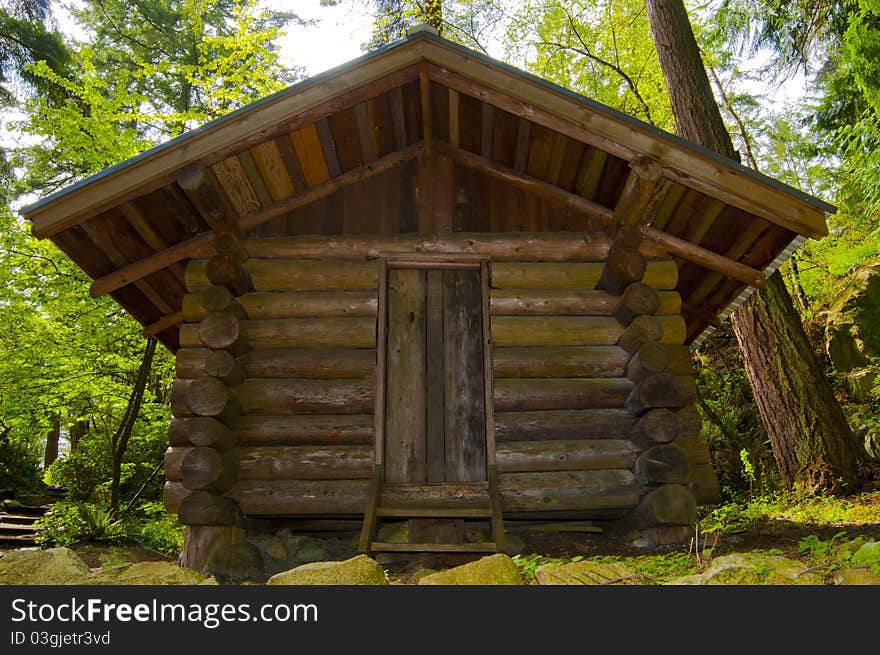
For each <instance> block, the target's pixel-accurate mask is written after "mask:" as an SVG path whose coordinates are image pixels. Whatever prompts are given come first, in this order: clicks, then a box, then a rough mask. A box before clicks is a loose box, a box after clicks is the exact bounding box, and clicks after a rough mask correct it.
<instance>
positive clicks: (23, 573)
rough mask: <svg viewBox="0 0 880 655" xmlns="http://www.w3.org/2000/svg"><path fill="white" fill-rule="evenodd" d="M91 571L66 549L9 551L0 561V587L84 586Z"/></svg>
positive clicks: (74, 554)
mask: <svg viewBox="0 0 880 655" xmlns="http://www.w3.org/2000/svg"><path fill="white" fill-rule="evenodd" d="M90 575H91V571H90V570H89V567H88V566H86V563H85V562H83V561H82V560H81V559H80V558H79V557H77V555H76V553H74V552H73V551H72V550H70V549H69V548H64V547H60V548H47V549H46V550H38V549H23V550H11V551H9V552H7V553H6V554H4V555H3V557H2V559H0V584H4V585H65V584H87V583H88V579H89V576H90Z"/></svg>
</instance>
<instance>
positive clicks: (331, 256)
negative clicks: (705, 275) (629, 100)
mask: <svg viewBox="0 0 880 655" xmlns="http://www.w3.org/2000/svg"><path fill="white" fill-rule="evenodd" d="M245 246H246V249H247V252H248V254H249V255H250V259H248V260H247V261H246V262H245V263H244V267H245V269H246V271H247V273H248V274H249V275H250V278H251V280H252V284H253V289H252V290H251V291H249V292H248V293H245V294H244V295H241V296H239V297H238V298H237V299H236V300H237V302H238V304H239V305H240V306H241V308H243V310H244V315H243V316H242V317H241V318H240V321H239V326H240V331H241V336H240V338H241V339H242V340H244V341H246V343H247V344H248V345H249V348H250V350H249V351H247V352H245V353H244V354H242V355H241V356H239V357H237V358H236V359H235V362H234V364H235V368H234V370H232V369H230V370H228V372H227V373H226V374H228V375H240V376H242V378H243V381H241V383H240V384H238V385H237V386H234V387H233V388H232V389H231V392H230V401H232V402H234V404H235V405H236V407H237V408H238V409H239V411H240V413H241V415H240V417H239V418H238V419H237V421H236V422H235V423H234V424H233V425H232V426H231V428H230V434H214V433H213V432H211V431H206V429H205V426H203V425H200V424H199V423H197V421H198V420H199V418H200V417H197V416H191V415H190V414H188V413H186V412H185V411H184V412H183V413H182V414H180V415H179V416H180V418H177V419H175V422H174V425H173V426H172V430H171V448H170V449H169V451H168V453H167V456H166V476H167V479H168V483H167V485H166V503H167V505H168V508H169V510H171V511H176V508H177V506H178V505H179V502H180V498H181V497H182V496H183V495H184V491H185V490H183V488H182V486H181V480H182V477H181V476H182V463H183V461H184V458H185V457H186V456H187V454H188V453H189V452H190V451H191V450H192V448H193V444H194V443H196V442H195V441H193V438H195V439H201V440H202V441H208V440H214V441H213V442H212V443H214V444H216V445H215V447H217V448H218V449H220V450H223V452H224V460H223V461H224V462H226V461H228V459H229V458H232V459H233V461H234V462H235V466H236V468H237V472H238V482H237V484H236V485H235V487H234V488H232V489H231V490H229V491H228V492H226V495H227V496H228V497H229V498H232V499H234V500H235V501H236V502H237V503H238V504H239V507H240V508H241V511H242V512H243V513H245V514H249V515H300V514H301V515H354V516H357V515H359V514H361V513H362V512H363V508H364V506H365V503H366V497H367V490H368V477H369V475H370V472H371V463H372V452H373V429H374V428H373V416H372V414H373V410H374V407H373V403H374V390H375V381H374V371H375V363H376V362H375V359H376V312H377V304H378V288H377V286H378V264H377V262H376V261H375V259H376V258H378V257H380V256H385V255H389V254H391V255H394V254H399V255H406V254H414V255H418V256H419V257H422V256H427V257H431V256H435V257H436V256H442V255H444V254H462V253H465V254H472V255H483V256H488V257H490V258H491V259H492V266H491V289H490V314H491V330H492V339H493V375H494V398H495V407H494V409H495V426H496V440H497V457H496V459H497V465H498V474H499V488H500V492H501V499H502V509H503V510H504V511H505V512H513V513H515V514H517V515H520V514H522V513H525V514H528V513H536V515H540V516H550V515H556V514H559V515H568V514H567V513H575V514H578V513H580V514H579V515H592V514H595V516H597V517H601V518H607V517H610V516H617V515H620V514H621V513H623V512H625V511H627V510H628V509H630V508H633V507H635V506H636V505H637V504H638V502H639V498H640V496H641V495H643V494H644V489H643V487H642V486H641V485H640V483H639V481H638V479H637V478H636V476H635V473H634V467H635V462H636V460H637V458H638V455H639V453H640V452H641V450H640V447H639V446H638V445H636V443H635V442H633V441H632V440H631V434H632V432H633V429H634V425H635V419H634V417H633V416H632V415H631V414H630V413H628V412H627V410H626V401H627V398H628V397H629V396H630V395H631V393H632V391H633V388H634V382H633V381H632V380H631V379H630V378H629V377H628V373H627V370H626V367H627V363H628V361H629V360H630V358H631V353H630V352H628V350H627V349H626V348H625V347H623V346H621V345H619V343H618V342H619V341H620V339H621V336H622V335H623V332H624V330H625V327H624V325H622V324H621V319H620V318H619V316H620V315H621V312H623V311H624V310H623V309H622V308H621V307H620V296H618V295H614V294H611V293H608V292H606V291H602V290H597V289H596V285H597V283H598V281H599V279H600V277H601V275H602V271H603V263H602V262H603V261H604V259H605V258H606V257H607V254H608V251H609V247H610V241H609V239H608V238H607V237H606V236H605V235H593V234H562V235H544V234H541V235H537V234H505V235H488V234H467V233H459V234H454V235H443V236H432V237H414V236H413V237H410V236H404V237H389V238H371V237H365V238H357V239H354V238H347V237H345V238H324V237H313V236H309V237H278V238H265V239H258V240H251V241H249V242H247V243H246V244H245ZM643 254H644V255H645V256H646V258H647V259H648V263H647V266H646V268H645V274H644V278H643V282H644V283H645V284H646V285H648V286H650V287H651V288H653V289H654V290H655V291H656V296H657V309H656V311H655V312H654V313H655V315H656V317H657V329H658V330H659V332H658V334H659V340H660V341H661V342H662V343H663V344H665V345H666V347H667V349H668V352H669V363H668V365H667V369H666V370H667V372H669V373H670V374H671V375H675V376H687V375H689V374H690V356H689V353H688V351H687V349H686V348H685V347H684V346H682V345H681V344H682V343H683V342H684V338H685V332H684V321H683V319H682V318H681V316H680V309H681V299H680V297H679V295H678V293H677V292H676V291H675V290H674V288H675V285H676V282H677V268H676V266H675V264H674V262H673V261H671V260H658V259H656V257H657V256H658V253H657V252H656V251H651V250H646V251H643ZM185 277H186V283H187V288H188V290H189V293H188V294H187V295H186V296H185V297H184V301H183V311H182V313H183V318H184V320H185V321H186V323H184V325H183V326H182V328H181V333H180V340H181V346H182V347H181V350H180V351H179V354H178V359H177V376H178V378H179V381H178V383H177V384H176V388H179V391H178V393H177V394H176V396H175V397H176V398H178V399H183V400H180V401H179V402H180V403H181V404H183V406H184V409H185V397H186V388H187V382H188V381H189V380H197V379H199V378H201V377H202V376H204V375H206V374H209V375H217V373H216V372H214V373H209V372H208V367H213V368H212V369H211V370H215V369H217V367H218V363H217V362H215V361H213V360H212V361H209V359H208V356H209V355H210V352H211V351H210V350H209V349H208V348H206V347H205V344H204V342H203V338H204V331H202V332H200V326H201V325H202V322H203V321H204V320H205V319H206V317H208V315H209V314H210V313H211V312H212V311H215V309H214V307H215V306H216V305H217V304H218V303H221V304H222V301H223V299H222V298H219V297H218V296H216V294H215V295H211V293H210V292H209V293H208V294H205V293H202V292H204V291H206V290H209V288H210V287H211V285H210V283H209V281H208V272H207V266H206V264H205V262H204V261H198V260H195V261H191V262H190V263H189V265H188V266H187V269H186V275H185ZM227 368H228V367H227ZM224 371H226V369H224ZM682 385H683V387H684V386H686V385H687V381H686V380H685V379H684V377H682ZM193 435H195V437H193ZM230 435H231V436H230ZM230 444H231V445H230ZM227 451H228V452H227ZM404 500H405V499H404ZM572 515H574V514H572Z"/></svg>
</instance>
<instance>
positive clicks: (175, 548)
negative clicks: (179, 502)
mask: <svg viewBox="0 0 880 655" xmlns="http://www.w3.org/2000/svg"><path fill="white" fill-rule="evenodd" d="M126 525H127V526H132V527H131V529H132V530H134V535H133V536H134V539H135V540H136V541H137V543H138V544H139V545H141V546H143V547H144V548H153V549H155V550H158V551H161V552H163V553H167V554H169V555H176V554H178V553H179V552H180V549H181V548H182V547H183V532H184V526H183V525H181V524H180V523H179V522H178V520H177V515H176V514H169V513H168V512H167V511H166V510H165V506H164V505H163V504H162V503H160V502H151V503H143V504H142V505H141V506H140V507H139V508H138V511H137V514H136V515H135V516H133V517H131V518H130V519H127V521H126Z"/></svg>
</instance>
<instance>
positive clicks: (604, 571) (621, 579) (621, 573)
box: [535, 561, 639, 585]
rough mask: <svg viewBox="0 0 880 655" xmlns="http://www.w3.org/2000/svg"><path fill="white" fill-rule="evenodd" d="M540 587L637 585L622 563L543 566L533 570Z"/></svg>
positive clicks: (630, 570)
mask: <svg viewBox="0 0 880 655" xmlns="http://www.w3.org/2000/svg"><path fill="white" fill-rule="evenodd" d="M535 580H537V581H538V584H541V585H605V584H639V581H638V579H637V578H636V575H635V572H634V571H633V570H632V569H630V568H629V567H628V566H627V565H626V564H623V563H622V562H609V563H600V562H587V561H580V562H570V563H568V564H545V565H544V566H540V567H538V568H537V569H536V570H535Z"/></svg>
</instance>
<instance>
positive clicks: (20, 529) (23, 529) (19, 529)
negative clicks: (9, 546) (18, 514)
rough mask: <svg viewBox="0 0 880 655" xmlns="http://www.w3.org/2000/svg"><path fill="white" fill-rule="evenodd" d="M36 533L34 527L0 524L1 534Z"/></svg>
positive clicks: (19, 524)
mask: <svg viewBox="0 0 880 655" xmlns="http://www.w3.org/2000/svg"><path fill="white" fill-rule="evenodd" d="M29 532H30V533H33V532H36V530H34V527H33V526H32V525H22V524H21V523H0V534H4V533H5V534H26V533H29Z"/></svg>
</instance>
